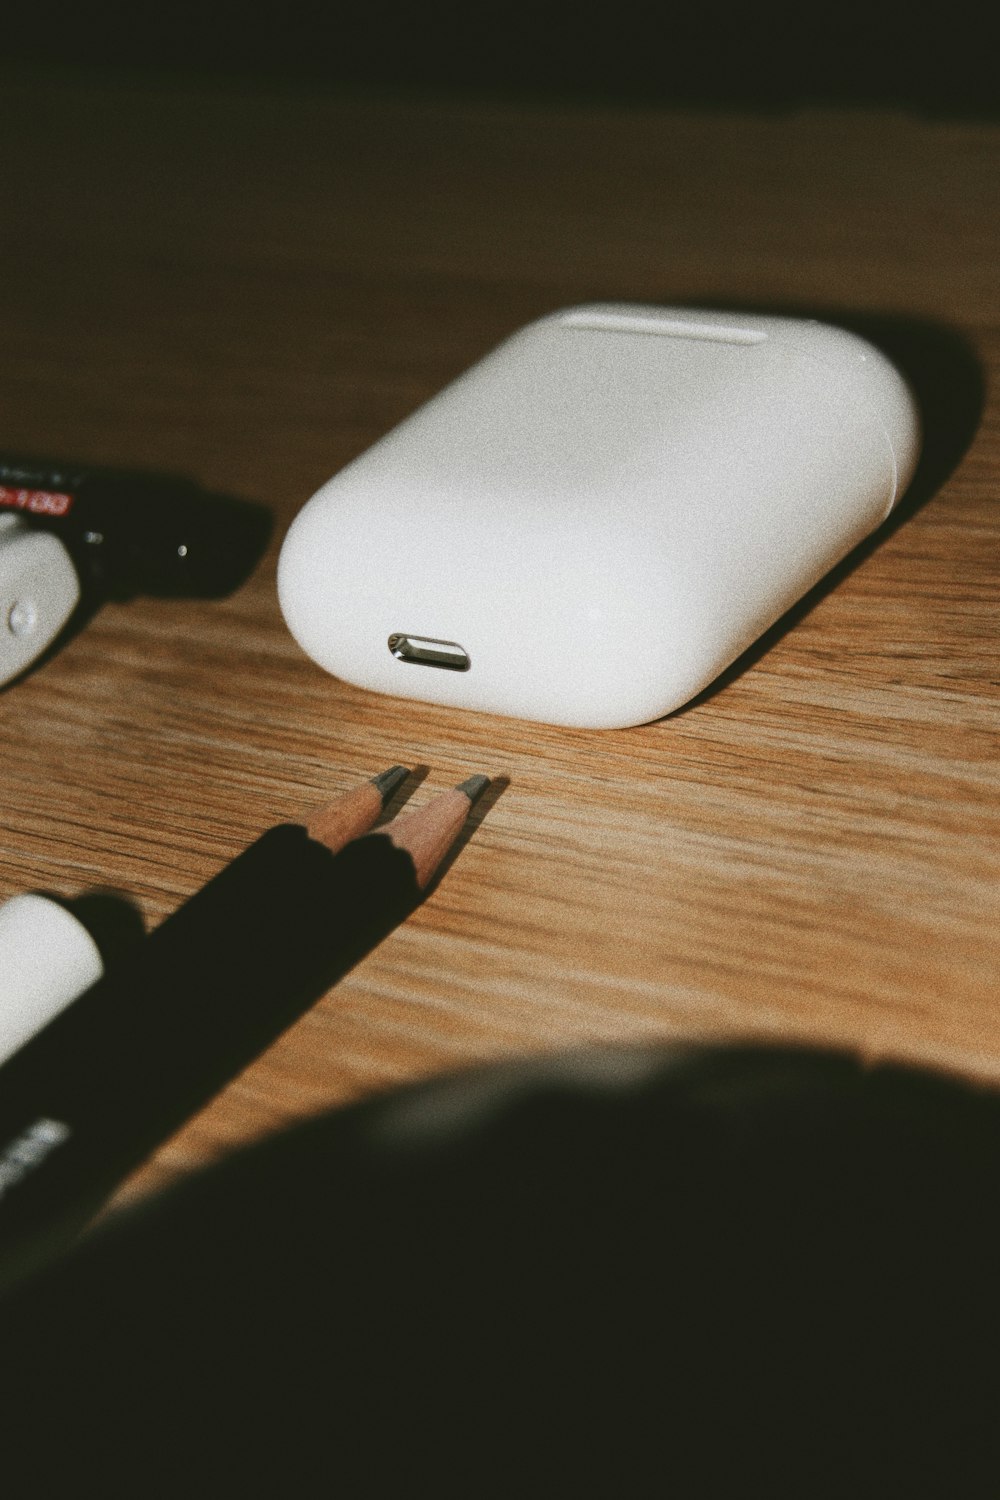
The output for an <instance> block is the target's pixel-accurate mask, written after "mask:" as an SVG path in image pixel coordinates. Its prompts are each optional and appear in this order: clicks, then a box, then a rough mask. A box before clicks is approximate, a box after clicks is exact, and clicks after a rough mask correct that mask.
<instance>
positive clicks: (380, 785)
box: [372, 766, 410, 807]
mask: <svg viewBox="0 0 1000 1500" xmlns="http://www.w3.org/2000/svg"><path fill="white" fill-rule="evenodd" d="M409 774H410V768H409V766H390V767H389V769H388V771H381V772H380V773H379V775H378V776H373V777H372V786H373V787H374V788H375V790H376V791H377V792H378V794H379V796H380V797H381V798H382V806H383V807H385V805H386V803H387V802H388V801H389V799H390V797H391V796H392V794H393V792H395V791H396V789H397V787H401V786H402V784H403V782H404V781H405V780H406V778H407V776H409Z"/></svg>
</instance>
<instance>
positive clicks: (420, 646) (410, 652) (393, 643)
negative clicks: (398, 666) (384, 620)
mask: <svg viewBox="0 0 1000 1500" xmlns="http://www.w3.org/2000/svg"><path fill="white" fill-rule="evenodd" d="M389 650H390V651H391V652H392V654H393V656H394V657H395V658H396V660H397V661H410V662H416V663H417V665H418V666H421V667H443V668H444V669H445V671H446V672H467V671H468V670H469V668H470V666H471V665H472V663H471V662H470V660H469V656H468V652H467V651H465V650H464V649H463V648H462V647H461V646H460V645H459V644H458V642H457V641H433V640H430V639H429V637H427V636H423V635H403V634H401V633H400V632H398V631H397V632H395V633H394V634H392V635H391V636H390V637H389Z"/></svg>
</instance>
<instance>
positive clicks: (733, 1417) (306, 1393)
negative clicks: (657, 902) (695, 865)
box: [0, 1048, 1000, 1500]
mask: <svg viewBox="0 0 1000 1500" xmlns="http://www.w3.org/2000/svg"><path fill="white" fill-rule="evenodd" d="M998 1167H1000V1104H998V1098H997V1095H996V1094H995V1093H994V1092H992V1091H988V1090H985V1089H977V1088H975V1087H970V1086H968V1085H965V1084H962V1083H960V1082H956V1081H952V1080H950V1079H948V1078H946V1077H943V1076H939V1075H935V1074H933V1073H930V1072H926V1071H921V1070H918V1069H905V1068H902V1067H889V1066H882V1067H873V1066H864V1065H861V1064H859V1063H858V1061H857V1060H856V1059H854V1058H852V1057H849V1056H846V1055H838V1054H833V1053H827V1054H825V1053H809V1052H806V1051H800V1052H796V1051H794V1050H787V1049H786V1050H775V1051H769V1050H766V1049H746V1050H743V1049H739V1048H733V1049H728V1050H724V1051H715V1052H713V1051H711V1050H681V1049H677V1050H674V1051H663V1050H649V1051H627V1050H625V1049H608V1050H606V1051H603V1052H595V1053H593V1054H591V1055H589V1056H577V1057H576V1058H571V1059H562V1060H554V1061H550V1062H548V1063H543V1064H536V1065H525V1066H523V1067H521V1068H518V1067H509V1068H505V1069H498V1070H493V1071H492V1072H491V1071H481V1072H478V1073H476V1074H471V1075H466V1076H464V1077H461V1078H452V1079H446V1080H444V1081H437V1082H435V1083H432V1084H430V1085H427V1086H425V1087H423V1088H420V1089H409V1090H406V1091H403V1092H400V1093H397V1094H395V1095H390V1096H388V1097H386V1098H384V1099H382V1100H380V1101H376V1102H374V1103H368V1104H366V1105H363V1106H361V1107H358V1108H353V1109H347V1110H344V1111H341V1112H339V1113H337V1114H333V1115H330V1116H327V1117H325V1118H321V1119H318V1120H316V1121H314V1122H312V1123H310V1124H307V1125H305V1126H302V1127H300V1128H298V1129H297V1130H294V1131H291V1132H289V1133H287V1134H283V1135H280V1136H277V1137H273V1138H272V1139H270V1140H269V1141H266V1142H265V1143H264V1144H262V1145H260V1146H258V1147H256V1148H254V1149H251V1150H247V1151H243V1152H241V1153H239V1154H238V1155H236V1156H234V1157H233V1158H231V1159H230V1160H229V1161H227V1162H226V1163H224V1164H222V1165H221V1166H220V1167H217V1168H215V1169H212V1170H209V1171H207V1172H204V1173H202V1174H200V1175H199V1176H196V1177H194V1178H193V1179H191V1180H189V1181H188V1182H186V1183H184V1184H182V1185H181V1186H180V1187H178V1188H176V1189H174V1190H172V1191H169V1192H167V1193H165V1194H162V1195H161V1196H159V1197H158V1198H157V1199H154V1200H153V1201H151V1202H149V1203H147V1204H146V1205H145V1206H143V1207H141V1208H140V1209H138V1210H137V1211H134V1212H132V1213H129V1214H126V1215H122V1216H120V1217H119V1218H118V1219H117V1220H116V1221H112V1222H110V1223H108V1224H107V1225H106V1227H105V1228H103V1229H102V1230H100V1231H98V1232H95V1233H94V1234H93V1235H92V1236H91V1238H90V1240H89V1242H87V1243H85V1244H84V1245H83V1246H82V1247H80V1249H79V1250H78V1251H77V1252H76V1253H75V1254H74V1255H73V1256H71V1257H67V1258H66V1259H64V1260H63V1261H62V1262H61V1263H59V1264H56V1265H53V1266H51V1267H49V1268H48V1270H47V1271H46V1272H45V1273H44V1274H42V1275H40V1276H39V1277H37V1278H36V1279H35V1280H34V1281H31V1282H28V1283H24V1284H22V1286H21V1287H20V1288H19V1289H18V1290H16V1291H15V1292H14V1293H13V1294H12V1295H9V1296H8V1298H7V1300H6V1302H5V1303H4V1304H3V1305H2V1307H0V1341H2V1347H3V1351H4V1354H3V1362H2V1377H0V1378H2V1382H3V1391H2V1393H3V1411H4V1418H5V1436H4V1442H5V1471H6V1476H7V1477H6V1481H5V1483H6V1486H7V1492H8V1493H9V1494H10V1496H11V1500H22V1497H27V1496H29V1495H30V1496H31V1497H32V1500H44V1497H49V1496H56V1495H59V1496H61V1495H65V1494H66V1493H68V1492H72V1491H75V1490H78V1489H79V1488H80V1482H81V1480H82V1479H84V1478H86V1479H88V1480H90V1481H91V1483H92V1484H93V1486H94V1487H95V1488H96V1489H98V1490H99V1492H100V1493H101V1495H102V1496H106V1497H113V1496H119V1495H121V1496H128V1497H129V1500H131V1497H132V1496H134V1495H135V1494H136V1492H137V1490H138V1491H141V1493H142V1494H143V1496H145V1497H160V1496H171V1497H173V1496H176V1495H180V1494H183V1495H185V1496H190V1497H201V1496H206V1497H207V1496H212V1497H213V1500H214V1497H216V1496H218V1495H224V1494H225V1495H228V1494H240V1495H244V1494H248V1495H278V1494H288V1495H313V1494H324V1495H326V1494H330V1495H345V1496H348V1495H349V1496H352V1497H354V1496H369V1495H377V1496H399V1495H411V1494H413V1495H415V1494H424V1493H426V1494H433V1495H448V1496H451V1495H455V1496H458V1495H461V1496H471V1495H475V1496H482V1495H490V1496H492V1495H497V1496H501V1495H502V1496H504V1497H508V1496H513V1495H519V1496H520V1495H524V1496H535V1495H539V1496H543V1495H544V1496H550V1495H551V1496H578V1495H586V1496H594V1497H601V1500H606V1497H609V1496H617V1495H623V1496H633V1495H636V1496H638V1495H677V1496H684V1497H688V1496H692V1497H693V1496H697V1497H699V1500H704V1497H711V1500H716V1497H718V1500H723V1497H724V1500H732V1497H733V1496H747V1497H750V1496H753V1497H756V1496H767V1497H769V1500H784V1497H788V1500H802V1497H803V1496H808V1497H810V1500H844V1497H845V1496H848V1495H850V1496H852V1497H856V1500H887V1497H899V1500H903V1497H906V1500H910V1497H914V1496H935V1497H940V1500H952V1497H955V1496H961V1497H962V1500H978V1497H985V1496H993V1495H995V1493H996V1473H997V1459H998V1448H1000V1438H998V1433H997V1427H996V1421H995V1412H996V1402H997V1394H998V1393H997V1376H996V1372H995V1361H993V1360H992V1359H991V1357H990V1355H991V1351H992V1350H993V1349H994V1348H995V1346H996V1341H997V1335H998V1333H1000V1293H998V1287H997V1277H996V1263H997V1255H998V1251H1000V1237H998V1218H1000V1215H998V1209H997V1205H996V1194H995V1191H994V1184H995V1182H996V1179H997V1172H998ZM19 1475H24V1476H25V1479H24V1481H23V1483H22V1484H21V1485H20V1486H19V1485H18V1483H17V1476H19ZM137 1476H140V1478H139V1479H138V1481H137Z"/></svg>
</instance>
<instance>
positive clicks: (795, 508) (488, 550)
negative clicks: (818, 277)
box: [278, 305, 920, 728]
mask: <svg viewBox="0 0 1000 1500" xmlns="http://www.w3.org/2000/svg"><path fill="white" fill-rule="evenodd" d="M919 446H920V429H919V418H918V413H917V408H916V404H915V401H914V399H913V396H912V394H911V392H910V390H909V387H908V386H907V384H906V382H905V381H904V379H903V378H902V376H901V375H900V374H899V372H898V371H897V370H896V369H895V367H894V366H893V365H892V364H891V363H890V362H889V360H888V359H887V358H886V357H885V355H883V354H881V353H880V352H879V351H878V350H877V349H875V348H874V347H873V346H872V345H870V344H869V343H867V342H866V341H865V340H864V339H861V338H859V337H858V336H857V335H855V334H852V333H848V332H846V331H844V330H843V329H840V328H835V327H831V326H828V325H826V324H822V323H818V322H812V321H807V320H800V319H791V318H777V317H758V316H751V315H746V314H739V315H737V314H732V313H728V312H727V313H724V314H723V313H714V312H709V311H693V310H691V309H688V308H669V307H646V306H628V305H593V306H585V307H576V308H570V309H567V310H565V311H562V312H557V313H553V314H552V315H551V316H549V317H545V318H542V319H540V320H539V321H538V322H535V323H531V324H529V325H528V326H527V327H526V328H523V329H521V330H520V331H519V332H517V333H515V334H514V335H513V336H512V337H511V338H508V339H507V340H506V341H505V342H504V343H502V344H501V345H500V346H499V347H498V348H497V349H495V350H494V351H493V352H492V353H491V354H488V355H487V356H486V357H485V358H484V359H483V360H481V361H480V362H479V363H478V364H476V365H474V366H473V367H472V369H470V370H469V371H467V372H466V373H465V374H464V375H462V376H461V377H460V378H459V379H458V380H456V381H454V383H453V384H451V385H449V386H448V387H447V388H446V389H445V390H443V391H442V392H441V393H440V394H439V395H437V396H435V397H434V398H433V399H432V400H431V401H429V402H428V403H427V404H426V405H424V406H422V407H420V408H419V410H417V411H415V412H414V413H413V414H412V415H411V416H410V417H408V418H407V419H406V420H405V421H403V422H402V423H401V424H400V425H399V426H398V427H396V428H394V429H393V431H391V432H390V433H388V434H387V435H386V436H385V437H384V438H382V439H381V440H380V441H379V442H378V443H376V444H375V446H374V447H372V448H370V449H369V450H368V451H367V452H365V453H363V454H362V455H361V456H360V457H359V458H357V459H356V460H355V461H354V462H353V463H351V464H349V465H348V467H347V468H345V469H344V470H342V471H341V472H340V473H339V474H337V475H336V476H335V477H334V478H333V479H331V480H330V481H329V483H327V484H325V485H324V486H323V488H322V489H321V490H319V491H318V493H317V494H316V495H314V496H313V498H312V499H311V500H310V501H309V502H308V504H307V505H306V506H305V507H304V508H303V510H302V511H301V512H300V514H299V515H298V516H297V517H296V519H295V521H294V522H293V524H292V526H291V528H290V530H289V532H288V535H287V536H286V538H285V541H284V545H283V547H282V551H281V557H280V560H279V567H278V593H279V599H280V603H281V607H282V610H283V613H284V616H285V619H286V621H287V622H288V626H289V628H290V630H291V632H292V634H293V635H294V636H295V638H296V640H297V641H298V642H299V644H300V645H301V646H302V647H303V649H304V650H305V651H306V652H307V653H308V654H309V655H310V656H311V657H313V659H314V660H315V661H317V662H318V663H319V664H320V666H322V667H325V668H326V670H327V671H329V672H332V673H333V674H335V675H336V676H337V677H340V678H343V679H344V680H346V681H347V682H350V683H354V684H356V685H358V686H360V687H363V688H369V689H372V690H374V691H377V692H382V693H392V694H396V695H398V696H400V697H406V698H419V699H424V700H426V701H428V702H432V703H440V704H448V705H452V706H454V707H456V708H466V709H480V710H485V711H487V712H490V713H496V714H509V715H514V716H517V717H520V718H527V719H540V720H544V721H546V722H549V723H554V724H566V725H575V726H579V727H584V728H613V727H622V726H625V725H629V724H638V723H644V722H646V721H648V720H651V719H656V718H659V717H660V716H661V715H664V714H667V713H669V712H671V710H673V709H676V708H679V707H680V706H681V705H682V704H683V703H685V702H687V700H688V699H690V698H691V697H693V696H694V695H695V694H696V693H698V692H699V691H700V690H701V689H702V688H704V687H705V686H707V684H708V683H710V682H711V681H712V680H713V678H715V677H716V676H717V675H718V674H719V673H720V672H721V671H722V670H723V668H724V667H726V666H728V665H729V663H730V662H732V661H733V660H734V659H735V658H736V657H737V656H739V654H740V653H741V652H742V651H743V650H745V648H746V647H747V646H749V645H750V644H751V642H753V641H754V640H755V639H756V638H757V636H759V635H760V634H761V632H762V631H764V630H765V629H766V628H767V627H768V626H769V625H771V624H772V623H773V622H774V621H775V620H776V619H778V617H779V616H780V615H781V614H783V613H784V611H785V610H787V609H788V608H789V606H790V605H792V604H793V603H794V602H795V601H796V600H797V599H798V598H800V597H801V596H802V594H804V593H805V592H806V591H807V590H808V589H809V588H810V587H811V586H812V585H813V584H814V583H816V582H817V581H818V580H819V579H820V578H821V577H822V576H823V574H824V573H826V572H827V571H828V570H829V569H830V568H831V567H832V566H833V565H834V564H835V563H836V562H838V561H839V560H840V559H841V558H842V557H844V556H845V554H846V553H848V552H849V551H850V550H851V549H852V548H853V547H854V546H856V545H857V543H858V542H860V541H861V540H862V539H863V538H864V537H866V536H867V535H868V534H869V533H870V532H872V531H873V530H874V529H875V528H876V527H877V526H879V525H880V524H881V523H882V522H883V521H884V520H885V518H886V517H887V516H888V514H889V512H890V511H891V510H892V508H893V506H894V505H895V504H896V502H897V500H898V499H899V498H900V496H901V495H902V493H903V491H904V489H905V487H906V485H907V483H908V482H909V479H910V477H911V475H912V472H913V469H914V467H915V464H916V460H917V455H918V451H919Z"/></svg>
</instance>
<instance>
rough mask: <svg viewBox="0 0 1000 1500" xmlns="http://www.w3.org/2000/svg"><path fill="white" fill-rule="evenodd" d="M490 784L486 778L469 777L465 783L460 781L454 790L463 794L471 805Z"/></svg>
mask: <svg viewBox="0 0 1000 1500" xmlns="http://www.w3.org/2000/svg"><path fill="white" fill-rule="evenodd" d="M489 784H490V778H489V777H488V776H470V777H469V778H468V779H467V780H466V781H460V782H459V783H458V786H457V787H456V788H455V790H456V792H464V793H465V795H466V796H467V797H468V799H469V801H470V802H471V803H473V804H475V803H476V802H478V801H479V798H480V797H481V796H482V795H483V793H484V792H485V790H486V788H487V787H488V786H489Z"/></svg>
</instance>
